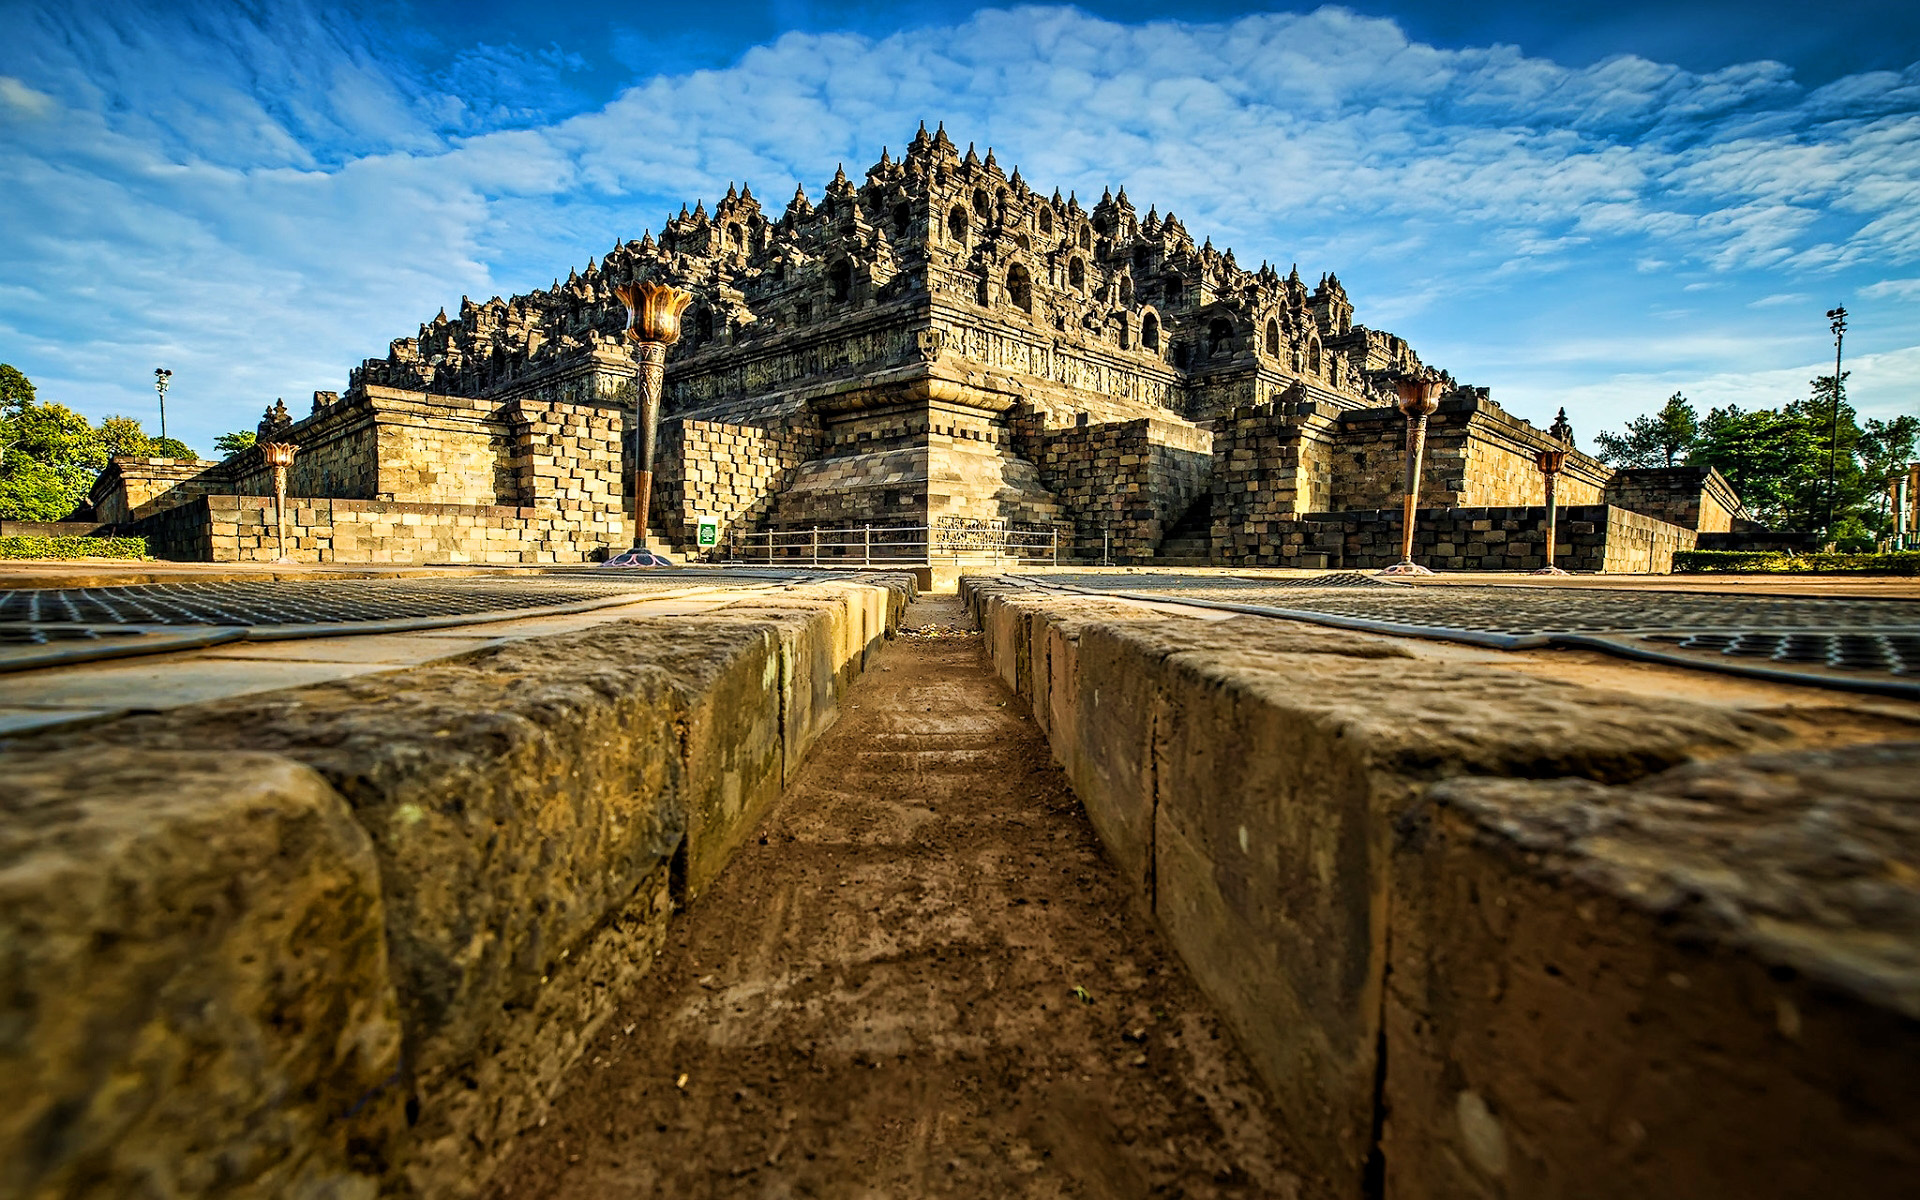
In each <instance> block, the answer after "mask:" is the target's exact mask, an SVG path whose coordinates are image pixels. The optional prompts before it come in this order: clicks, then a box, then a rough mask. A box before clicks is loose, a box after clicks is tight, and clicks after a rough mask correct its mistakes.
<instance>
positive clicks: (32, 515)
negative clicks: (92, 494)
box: [0, 404, 107, 521]
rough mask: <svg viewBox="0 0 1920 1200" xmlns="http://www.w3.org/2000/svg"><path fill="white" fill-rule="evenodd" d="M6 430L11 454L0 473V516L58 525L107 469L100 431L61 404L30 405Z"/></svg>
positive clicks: (9, 421)
mask: <svg viewBox="0 0 1920 1200" xmlns="http://www.w3.org/2000/svg"><path fill="white" fill-rule="evenodd" d="M8 426H9V440H10V441H12V443H13V451H12V453H10V454H9V455H8V456H7V460H6V464H5V466H4V468H0V517H6V518H10V519H13V520H18V521H58V520H60V519H61V518H63V517H65V516H66V515H67V514H69V513H71V512H72V511H73V510H74V509H75V508H76V507H77V506H78V505H79V504H80V503H81V502H82V501H84V500H85V499H86V497H87V489H88V488H89V487H91V486H92V485H93V480H94V476H96V475H98V474H99V472H100V469H101V468H102V467H104V466H106V465H107V456H106V454H105V453H104V452H103V450H102V448H101V444H100V435H99V431H97V430H95V429H94V428H93V426H91V425H89V424H88V423H87V419H86V418H85V417H83V416H81V415H80V414H79V413H77V412H74V411H73V410H72V409H70V408H68V407H66V406H65V405H63V404H30V405H28V406H27V407H25V408H23V409H22V410H21V411H20V412H19V413H17V414H16V415H14V416H13V417H12V418H10V419H9V420H8Z"/></svg>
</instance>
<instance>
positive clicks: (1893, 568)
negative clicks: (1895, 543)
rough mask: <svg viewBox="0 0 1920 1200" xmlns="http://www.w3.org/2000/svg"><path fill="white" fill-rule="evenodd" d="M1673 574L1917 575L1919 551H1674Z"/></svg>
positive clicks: (1919, 565)
mask: <svg viewBox="0 0 1920 1200" xmlns="http://www.w3.org/2000/svg"><path fill="white" fill-rule="evenodd" d="M1673 572H1674V574H1676V575H1682V574H1721V575H1783V574H1816V573H1817V574H1862V573H1865V574H1878V575H1920V550H1903V551H1901V552H1900V553H1898V554H1786V553H1783V552H1781V551H1779V550H1677V551H1675V552H1674V555H1673Z"/></svg>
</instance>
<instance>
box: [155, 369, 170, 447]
mask: <svg viewBox="0 0 1920 1200" xmlns="http://www.w3.org/2000/svg"><path fill="white" fill-rule="evenodd" d="M172 379H173V372H172V371H169V370H167V369H166V368H165V367H155V368H154V369H153V390H154V391H156V392H159V393H160V437H161V439H162V440H164V439H165V438H166V436H167V384H168V382H169V381H171V380H172Z"/></svg>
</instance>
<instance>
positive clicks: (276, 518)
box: [260, 442, 300, 563]
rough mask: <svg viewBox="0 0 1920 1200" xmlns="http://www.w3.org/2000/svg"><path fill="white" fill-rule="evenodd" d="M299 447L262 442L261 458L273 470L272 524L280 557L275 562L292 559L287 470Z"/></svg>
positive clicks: (289, 443) (281, 443) (283, 443)
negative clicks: (289, 539) (289, 536)
mask: <svg viewBox="0 0 1920 1200" xmlns="http://www.w3.org/2000/svg"><path fill="white" fill-rule="evenodd" d="M299 452H300V447H298V446H296V445H294V444H293V443H292V442H262V443H260V454H261V457H263V458H265V459H266V460H267V465H268V466H269V467H272V468H273V524H274V527H275V529H276V530H277V531H278V533H279V538H280V557H279V558H276V559H274V560H273V561H275V562H283V563H290V562H292V561H293V558H292V557H291V556H290V555H288V553H287V468H288V467H290V466H292V465H293V456H294V455H295V454H298V453H299Z"/></svg>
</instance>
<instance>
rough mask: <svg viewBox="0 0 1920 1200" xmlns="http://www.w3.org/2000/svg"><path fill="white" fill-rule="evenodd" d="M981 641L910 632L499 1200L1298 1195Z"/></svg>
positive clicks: (1225, 1052) (706, 899) (1261, 1105)
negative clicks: (991, 666) (985, 654)
mask: <svg viewBox="0 0 1920 1200" xmlns="http://www.w3.org/2000/svg"><path fill="white" fill-rule="evenodd" d="M965 622H966V614H965V610H964V609H963V608H962V607H961V606H960V605H959V603H958V602H957V601H955V600H953V599H951V598H937V597H936V598H926V599H922V600H921V601H919V602H918V603H917V604H915V605H914V607H913V608H912V609H911V610H909V613H908V617H907V628H908V629H909V630H913V629H916V628H926V629H932V630H934V631H935V632H934V633H933V634H932V635H931V636H929V635H925V634H919V635H916V634H913V633H908V634H905V635H903V636H902V637H900V638H899V639H897V640H896V641H894V642H892V643H891V644H889V645H888V646H887V647H886V648H885V650H884V651H883V652H882V653H881V654H880V655H879V656H878V662H877V664H876V666H875V668H874V669H872V670H870V671H869V672H868V673H867V674H866V675H865V676H863V677H862V678H861V679H860V680H859V681H858V682H857V683H856V684H855V685H854V686H853V688H852V689H851V690H850V691H849V694H848V696H847V702H846V705H845V707H844V708H843V709H842V713H841V716H840V720H839V723H838V724H837V725H836V726H835V727H834V729H833V730H832V731H831V732H830V733H829V734H828V736H827V737H826V738H825V739H823V740H822V741H821V743H820V744H819V745H818V746H816V747H815V749H814V751H813V753H812V755H811V757H810V759H809V761H808V763H807V765H806V767H805V769H804V770H803V771H802V773H801V775H800V776H799V778H798V779H797V780H796V781H795V785H794V787H792V788H791V789H789V791H788V793H787V795H786V796H785V797H783V798H782V800H781V802H780V804H779V806H778V807H777V808H776V809H775V810H774V812H773V813H772V814H771V816H770V817H769V819H768V822H767V825H766V828H764V829H763V830H762V831H761V836H760V837H759V838H757V839H756V840H754V841H750V842H749V843H748V845H747V847H746V848H745V849H744V850H743V851H742V852H741V854H740V855H739V857H738V858H736V859H735V861H734V862H733V863H732V864H731V865H729V866H728V868H727V870H726V871H725V873H724V874H723V875H722V876H721V877H720V879H719V880H718V881H717V882H716V883H715V885H714V886H713V887H712V888H711V889H709V890H708V891H707V892H706V894H704V895H702V896H700V897H698V898H697V899H696V900H695V901H694V902H693V904H692V905H691V906H690V908H689V910H688V911H687V912H686V913H684V914H682V915H681V916H680V917H679V918H677V919H676V922H675V927H674V930H673V933H672V936H671V938H670V941H669V943H668V946H667V949H666V950H665V951H664V952H663V954H662V956H661V958H660V960H659V962H658V963H657V964H656V965H655V968H654V971H653V973H652V974H651V975H650V976H649V977H648V978H647V980H646V981H645V982H644V983H643V984H642V985H641V986H640V987H639V988H638V989H636V991H635V993H634V994H633V995H631V996H629V997H627V998H626V1000H625V1001H624V1003H623V1004H622V1006H621V1008H620V1009H619V1011H617V1012H616V1013H615V1015H614V1017H613V1018H612V1020H610V1021H609V1022H608V1023H607V1025H606V1026H605V1027H604V1028H603V1029H602V1031H601V1033H600V1035H599V1037H598V1038H597V1040H596V1041H595V1042H594V1044H593V1045H592V1046H591V1047H590V1048H589V1049H588V1050H587V1051H586V1053H585V1054H584V1055H583V1056H582V1058H581V1060H580V1062H579V1064H578V1065H577V1066H576V1067H575V1068H574V1070H573V1072H572V1074H571V1077H570V1078H569V1079H568V1081H567V1083H566V1085H565V1087H564V1088H563V1091H562V1093H561V1095H560V1096H559V1098H558V1099H557V1101H556V1103H555V1105H554V1107H553V1109H552V1111H551V1112H550V1113H549V1115H548V1118H547V1120H546V1122H545V1124H544V1125H543V1126H542V1128H540V1129H539V1130H538V1131H536V1132H535V1133H534V1134H533V1135H532V1136H530V1137H528V1138H527V1139H525V1140H524V1141H523V1143H522V1144H521V1145H520V1147H519V1148H518V1149H517V1150H516V1151H515V1153H514V1155H513V1156H512V1158H510V1159H509V1161H508V1162H507V1164H506V1166H505V1167H504V1168H503V1169H502V1171H501V1172H500V1174H499V1175H498V1176H497V1177H496V1180H495V1182H494V1185H493V1189H492V1192H491V1195H492V1196H493V1197H495V1200H535V1198H539V1200H569V1198H581V1200H584V1198H587V1197H592V1198H595V1200H612V1198H620V1197H643V1196H645V1197H653V1196H661V1197H665V1196H673V1197H706V1196H728V1197H736V1196H738V1197H769V1198H771V1197H791V1196H822V1197H836V1198H840V1197H845V1198H850V1200H851V1198H867V1197H899V1198H901V1200H908V1198H912V1197H920V1196H966V1197H1055V1196H1062V1197H1065V1196H1085V1197H1133V1196H1143V1197H1144V1196H1189V1197H1214V1196H1219V1197H1229V1196H1231V1197H1241V1196H1246V1197H1253V1196H1259V1197H1270V1196H1271V1197H1291V1196H1296V1195H1298V1194H1299V1184H1298V1182H1297V1181H1296V1179H1295V1178H1294V1177H1293V1175H1292V1174H1291V1173H1290V1172H1289V1171H1288V1170H1287V1169H1286V1165H1285V1163H1284V1162H1282V1161H1281V1158H1280V1154H1281V1151H1280V1149H1279V1145H1280V1140H1279V1137H1278V1136H1277V1133H1278V1131H1277V1129H1276V1127H1275V1123H1274V1118H1273V1117H1272V1115H1271V1113H1270V1110H1269V1109H1268V1108H1267V1107H1266V1103H1265V1101H1264V1099H1263V1097H1262V1093H1261V1091H1260V1089H1259V1086H1258V1084H1257V1083H1256V1081H1255V1079H1254V1076H1253V1074H1252V1071H1251V1068H1250V1067H1249V1066H1248V1065H1247V1063H1246V1062H1245V1060H1244V1059H1243V1058H1242V1057H1241V1056H1240V1054H1239V1052H1238V1050H1237V1049H1236V1048H1235V1047H1234V1045H1233V1042H1232V1039H1231V1036H1230V1035H1229V1034H1228V1033H1227V1031H1226V1030H1225V1028H1224V1027H1223V1026H1222V1025H1221V1023H1220V1021H1219V1020H1218V1018H1217V1017H1216V1016H1215V1015H1214V1014H1213V1012H1212V1010H1211V1007H1210V1006H1209V1005H1208V1004H1207V1003H1206V1001H1205V1000H1204V999H1203V998H1202V997H1201V996H1200V994H1199V993H1198V992H1197V991H1196V989H1195V988H1194V985H1193V984H1192V982H1191V981H1190V980H1189V979H1188V978H1187V976H1186V973H1185V972H1184V970H1183V969H1182V968H1181V967H1180V965H1179V963H1178V960H1177V959H1175V958H1174V957H1173V956H1172V955H1171V954H1170V952H1169V951H1168V949H1167V948H1166V946H1165V945H1164V944H1163V943H1162V942H1161V940H1160V938H1159V937H1158V936H1157V935H1156V934H1155V933H1154V931H1153V930H1152V928H1151V926H1150V925H1149V924H1148V922H1147V921H1146V919H1145V918H1144V917H1143V916H1141V915H1140V914H1139V912H1137V911H1136V910H1135V909H1134V908H1132V907H1131V906H1130V905H1129V902H1128V899H1127V894H1126V889H1125V888H1124V886H1123V885H1122V883H1121V881H1120V880H1119V878H1118V877H1117V876H1116V873H1115V871H1114V869H1113V867H1112V866H1111V865H1110V864H1109V862H1108V861H1107V859H1106V858H1105V857H1104V856H1103V854H1102V851H1101V849H1100V845H1099V842H1098V841H1097V839H1096V837H1095V835H1094V833H1093V831H1092V829H1091V827H1090V826H1089V825H1088V824H1087V820H1086V816H1085V814H1084V813H1083V811H1082V810H1081V808H1080V805H1079V803H1078V801H1076V800H1075V799H1074V797H1073V794H1072V793H1071V791H1070V790H1069V789H1068V786H1067V783H1066V779H1065V777H1064V776H1063V775H1062V773H1061V772H1060V770H1059V769H1058V768H1057V767H1056V766H1055V765H1054V764H1053V762H1052V760H1051V758H1050V756H1049V754H1048V751H1047V747H1046V743H1045V741H1044V740H1043V739H1042V737H1041V735H1040V734H1039V732H1038V730H1037V729H1036V728H1035V727H1034V726H1033V724H1032V722H1031V721H1030V720H1028V719H1027V718H1026V716H1025V714H1024V713H1023V711H1022V710H1021V709H1020V707H1019V701H1018V700H1016V699H1014V698H1012V697H1011V696H1009V694H1008V693H1007V691H1006V690H1005V689H1004V688H1003V687H1002V686H1001V685H1000V683H999V681H998V680H997V679H996V678H995V677H994V676H993V675H992V674H991V673H990V671H989V670H988V668H987V666H986V663H985V660H984V658H983V656H982V654H981V650H980V645H979V637H978V635H976V634H972V633H970V632H964V631H963V630H962V628H960V627H962V626H964V623H965Z"/></svg>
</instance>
